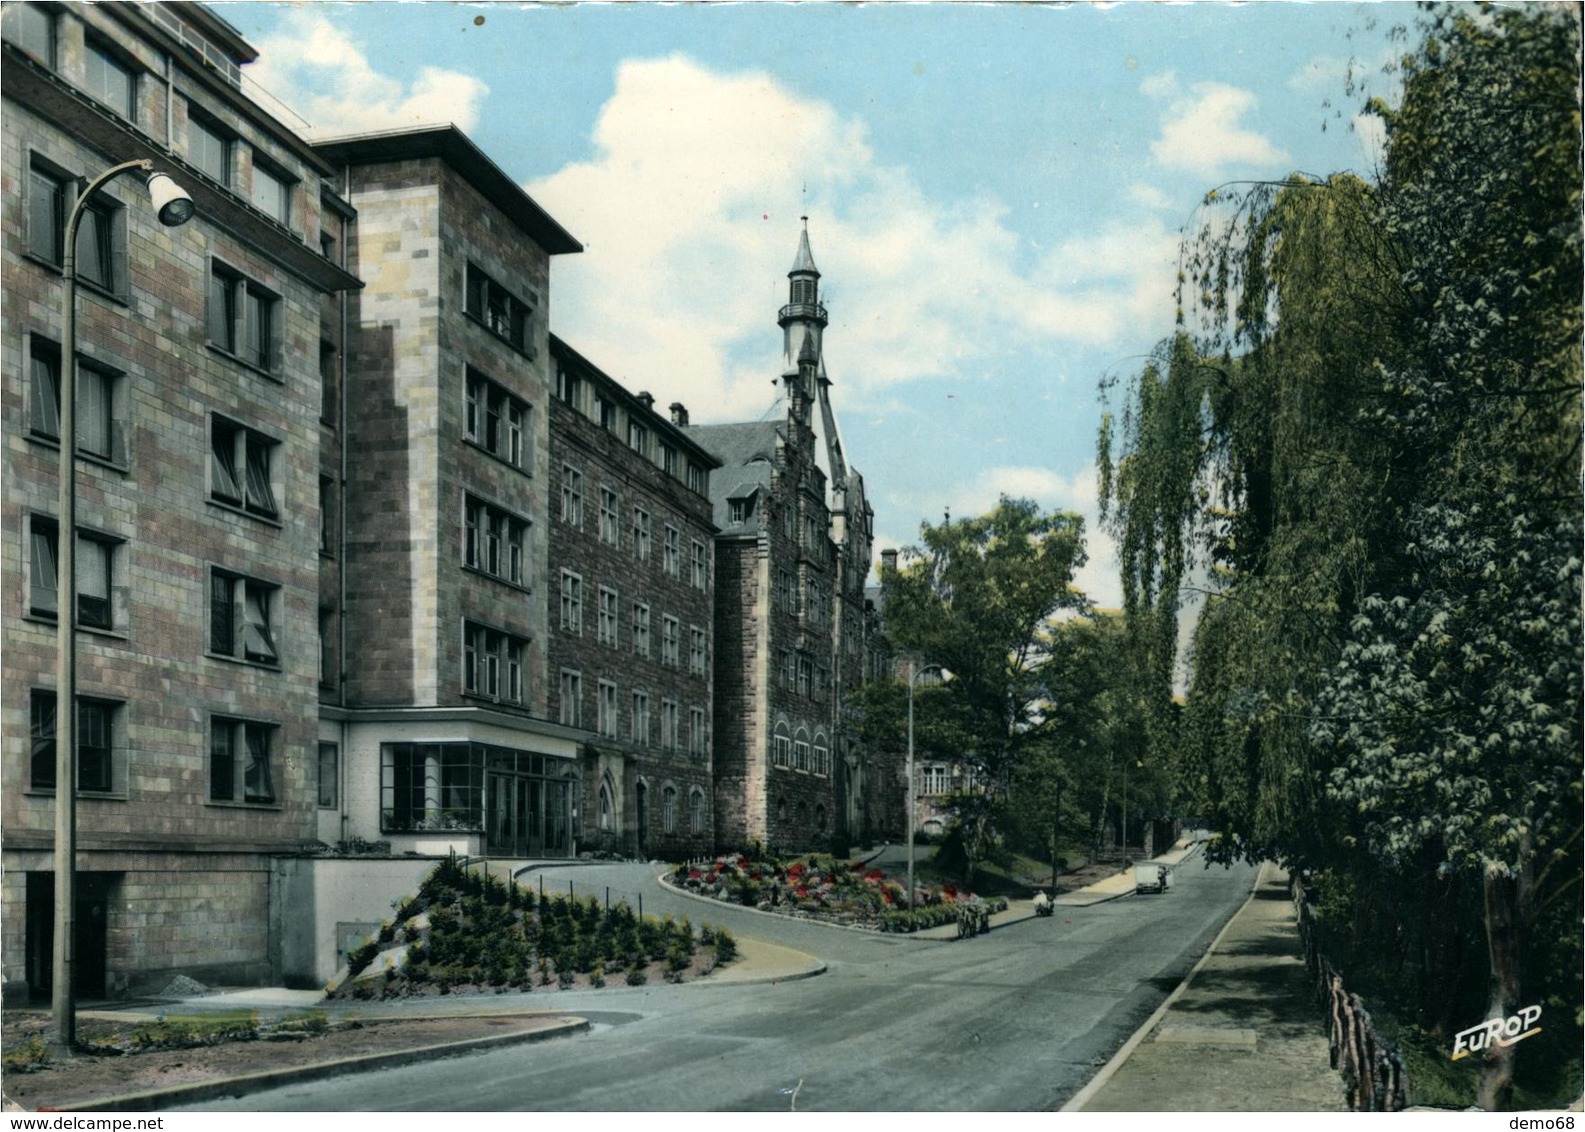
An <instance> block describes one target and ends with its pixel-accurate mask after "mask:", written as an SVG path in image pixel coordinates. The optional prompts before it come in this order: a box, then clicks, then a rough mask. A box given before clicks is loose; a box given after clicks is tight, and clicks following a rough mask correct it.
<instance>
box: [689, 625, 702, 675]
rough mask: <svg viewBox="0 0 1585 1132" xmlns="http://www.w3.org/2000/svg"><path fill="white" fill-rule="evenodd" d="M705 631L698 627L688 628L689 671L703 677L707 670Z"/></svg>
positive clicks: (691, 626)
mask: <svg viewBox="0 0 1585 1132" xmlns="http://www.w3.org/2000/svg"><path fill="white" fill-rule="evenodd" d="M704 651H705V650H704V630H703V629H701V628H699V626H697V625H690V626H688V671H689V672H691V673H693V674H694V675H695V676H703V675H704V670H705V656H704Z"/></svg>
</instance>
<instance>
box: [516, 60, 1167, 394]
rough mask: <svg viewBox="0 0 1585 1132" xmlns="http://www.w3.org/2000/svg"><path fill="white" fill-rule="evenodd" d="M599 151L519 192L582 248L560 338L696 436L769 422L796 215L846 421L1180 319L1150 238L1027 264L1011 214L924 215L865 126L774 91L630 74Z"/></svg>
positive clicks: (705, 74) (751, 83) (699, 77)
mask: <svg viewBox="0 0 1585 1132" xmlns="http://www.w3.org/2000/svg"><path fill="white" fill-rule="evenodd" d="M592 142H593V155H592V156H591V157H590V158H589V159H588V160H587V161H583V162H578V163H574V164H570V165H568V166H566V167H564V168H563V169H561V170H559V171H558V172H556V173H554V174H552V175H551V176H548V177H546V178H543V179H541V180H539V181H535V182H533V183H530V184H529V185H527V186H526V188H527V190H528V191H529V192H530V193H531V194H532V195H533V196H534V198H535V199H536V200H538V201H539V202H540V203H541V204H543V205H544V206H545V207H546V208H547V209H548V210H549V211H550V212H551V213H552V214H553V215H554V216H556V218H557V219H558V220H559V221H561V222H562V223H563V224H565V225H566V226H567V228H568V230H569V231H571V232H572V233H573V234H574V235H575V236H577V237H578V238H579V239H581V240H584V241H585V242H586V245H587V250H586V251H585V252H584V254H582V255H579V256H569V257H566V258H562V259H558V260H557V262H556V268H555V283H554V285H553V287H552V288H551V303H552V315H551V317H552V321H553V323H554V325H555V326H556V327H557V332H558V333H560V334H562V335H564V336H565V337H567V338H568V339H569V340H570V341H572V342H573V343H574V344H575V345H576V346H578V347H579V349H581V350H583V351H584V352H585V353H587V354H588V355H589V356H590V357H591V358H592V359H593V360H594V361H595V362H596V363H598V364H600V365H601V366H602V367H604V368H605V369H606V370H607V371H609V372H610V373H612V374H613V375H614V376H617V377H619V378H622V379H624V380H626V381H627V382H628V383H629V384H630V385H633V386H635V387H636V388H650V389H653V390H654V391H655V392H656V393H657V396H659V395H660V394H661V393H662V392H663V393H664V395H665V397H666V398H667V399H668V400H669V399H672V398H679V399H681V400H683V401H685V402H687V403H688V405H689V407H690V409H691V410H692V412H693V414H694V419H696V420H699V421H701V422H705V421H712V420H724V419H731V418H733V417H739V418H741V417H743V416H750V417H754V416H758V415H759V414H760V413H761V412H762V411H763V410H764V409H765V408H766V406H767V405H768V404H769V403H770V401H771V399H772V397H773V395H774V389H773V387H772V384H771V383H772V381H773V380H774V379H775V377H776V376H777V375H778V374H779V373H780V369H781V351H780V346H781V335H780V333H779V331H778V330H777V329H776V327H775V317H776V311H777V309H778V308H779V307H780V305H781V304H782V303H784V302H786V295H787V281H786V272H787V269H788V268H789V267H790V266H791V264H792V260H793V255H794V252H795V250H796V246H797V244H796V241H797V233H798V219H797V218H798V216H799V215H800V214H804V213H807V214H808V215H809V216H810V217H811V219H810V225H809V230H810V241H811V244H812V246H813V250H814V255H815V260H816V262H817V263H818V264H819V267H820V270H821V272H822V273H823V278H822V290H823V297H824V298H825V300H826V302H827V305H828V308H829V310H830V317H831V328H830V330H829V331H828V341H829V343H830V345H829V348H828V349H827V352H826V359H827V365H828V367H829V369H830V372H831V376H832V379H833V381H834V382H835V383H836V384H837V386H838V387H839V411H854V410H857V409H859V408H861V407H862V406H864V405H865V404H873V403H875V402H876V401H877V400H878V399H880V398H881V397H882V395H883V391H884V390H885V389H886V388H887V387H889V386H896V385H898V384H899V383H903V382H907V381H911V380H916V379H919V378H926V377H942V376H954V377H974V378H976V379H978V378H981V377H984V376H987V375H988V373H989V371H990V370H991V369H992V367H991V366H988V365H981V364H977V363H980V362H983V361H985V359H988V358H993V357H997V356H1007V355H1008V354H1009V353H1017V352H1026V353H1027V352H1029V351H1032V350H1040V349H1049V348H1052V347H1054V346H1057V345H1060V344H1064V343H1066V344H1076V343H1085V344H1092V343H1098V342H1102V343H1104V342H1110V341H1112V340H1113V339H1114V338H1116V337H1117V336H1120V335H1121V334H1123V333H1124V332H1125V331H1126V330H1128V329H1130V324H1131V322H1132V321H1133V319H1134V315H1133V314H1132V313H1131V312H1135V311H1140V310H1144V309H1149V310H1152V311H1156V312H1161V311H1166V312H1167V313H1168V314H1169V315H1170V308H1168V307H1165V306H1163V305H1159V304H1158V303H1157V301H1156V299H1157V297H1162V298H1163V301H1164V296H1160V295H1159V293H1160V292H1162V289H1163V287H1164V286H1165V284H1163V282H1162V281H1163V279H1165V280H1167V281H1169V283H1170V279H1171V265H1172V262H1173V261H1172V259H1171V257H1170V256H1167V257H1163V256H1162V255H1161V254H1159V253H1160V251H1161V249H1160V247H1158V246H1156V244H1155V243H1154V242H1153V241H1152V239H1151V238H1149V237H1150V235H1151V230H1150V229H1148V228H1147V229H1146V230H1145V233H1144V234H1142V235H1141V234H1136V235H1137V238H1136V240H1135V241H1134V243H1133V245H1132V246H1131V247H1130V248H1128V249H1127V250H1128V252H1129V254H1128V256H1127V257H1126V258H1123V259H1120V260H1118V261H1115V262H1114V261H1106V262H1104V263H1103V262H1102V259H1101V258H1100V257H1097V256H1096V255H1094V254H1093V253H1092V251H1091V248H1090V246H1089V241H1085V242H1082V243H1074V244H1072V245H1070V246H1068V247H1065V248H1062V249H1058V251H1057V252H1056V253H1054V254H1052V255H1049V256H1047V257H1045V258H1044V259H1043V260H1040V261H1038V262H1035V263H1033V264H1032V265H1031V264H1030V262H1029V261H1028V258H1027V256H1026V255H1025V254H1024V252H1025V251H1026V249H1025V248H1023V246H1022V245H1021V243H1020V240H1019V238H1018V237H1017V236H1016V235H1015V234H1014V233H1013V232H1012V231H1011V230H1010V229H1009V227H1008V226H1007V225H1006V224H1005V223H1004V220H1005V216H1006V209H1005V207H1004V206H1003V204H1002V203H1001V202H1000V201H998V200H996V199H993V198H991V197H988V196H979V197H974V198H969V199H960V200H953V201H942V200H935V199H930V198H928V197H926V195H925V194H924V192H923V191H922V190H921V188H920V186H919V185H918V183H917V182H916V181H915V180H914V179H913V177H912V176H911V175H910V174H909V172H908V171H907V170H906V169H901V168H897V167H893V166H887V165H883V164H881V163H880V162H879V161H878V160H877V159H876V157H875V155H874V152H873V151H872V149H871V148H870V144H869V140H868V134H867V130H866V127H865V125H864V124H863V122H862V121H860V120H858V119H856V118H852V117H847V116H843V115H841V114H839V113H837V112H836V111H835V110H834V109H833V108H832V107H831V106H830V105H829V104H827V103H824V102H820V101H817V100H814V99H810V98H806V97H803V96H801V95H799V94H798V93H797V92H796V91H793V90H791V89H789V88H788V87H786V86H784V85H782V84H781V83H780V82H779V81H778V80H776V79H775V78H773V77H771V76H769V75H766V74H764V73H761V72H756V71H747V72H735V73H722V72H718V71H713V70H711V69H709V68H707V67H705V66H703V65H701V64H700V63H698V62H696V61H694V60H693V59H690V58H688V57H686V56H682V55H672V56H669V57H665V58H656V59H641V60H629V61H627V62H625V63H623V64H622V65H621V66H620V68H619V69H618V72H617V76H616V88H615V92H614V93H613V95H612V97H611V98H610V100H609V101H608V102H607V103H606V105H605V106H604V107H603V108H602V110H601V113H600V116H599V119H598V121H597V123H596V127H595V132H594V136H593V138H592ZM1119 240H1120V241H1121V237H1120V236H1119ZM1121 246H1122V244H1121V242H1120V243H1119V247H1121ZM1081 261H1082V263H1083V264H1084V265H1086V270H1084V271H1080V270H1078V269H1077V268H1076V267H1075V266H1074V265H1075V264H1077V263H1079V262H1081ZM1145 296H1149V297H1150V298H1149V299H1148V301H1147V299H1146V298H1145ZM1161 324H1165V323H1164V322H1163V323H1161Z"/></svg>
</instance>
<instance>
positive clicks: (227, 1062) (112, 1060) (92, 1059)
mask: <svg viewBox="0 0 1585 1132" xmlns="http://www.w3.org/2000/svg"><path fill="white" fill-rule="evenodd" d="M564 1017H565V1016H564V1015H544V1014H538V1015H521V1014H518V1015H499V1016H482V1017H481V1016H470V1017H460V1018H426V1019H422V1020H411V1021H393V1022H353V1023H348V1024H345V1025H340V1026H336V1027H334V1028H332V1029H329V1030H328V1031H326V1032H324V1033H321V1034H297V1035H293V1036H292V1037H290V1038H272V1039H266V1038H256V1039H252V1040H243V1041H225V1042H221V1043H219V1044H215V1045H206V1046H199V1047H196V1048H191V1049H160V1050H149V1051H145V1052H137V1053H121V1054H115V1053H103V1054H89V1053H85V1054H79V1055H78V1056H76V1057H74V1058H73V1059H72V1060H71V1061H70V1062H55V1061H51V1062H46V1063H45V1064H44V1065H42V1066H41V1067H39V1068H34V1069H27V1068H26V1067H23V1066H19V1065H16V1064H13V1062H12V1061H11V1060H10V1059H11V1058H14V1057H15V1056H16V1054H17V1053H18V1052H19V1051H24V1050H27V1049H30V1048H32V1049H37V1048H38V1046H37V1045H36V1044H34V1043H35V1042H36V1041H43V1040H46V1039H47V1037H48V1034H49V1031H50V1025H49V1019H48V1017H47V1016H46V1015H43V1014H32V1013H29V1014H17V1015H15V1016H13V1015H10V1014H7V1016H6V1017H5V1018H4V1022H3V1026H0V1029H3V1034H0V1043H3V1048H4V1050H5V1052H6V1054H7V1055H8V1060H7V1063H6V1066H5V1097H6V1100H7V1101H8V1102H11V1103H14V1104H16V1105H20V1106H21V1107H22V1108H24V1109H30V1110H42V1109H67V1108H71V1107H73V1106H74V1105H80V1104H84V1103H87V1102H89V1101H94V1100H100V1099H103V1098H105V1097H114V1096H125V1095H127V1094H129V1093H139V1092H145V1091H148V1090H151V1089H166V1088H171V1087H173V1086H177V1085H188V1084H193V1083H196V1082H200V1081H211V1080H217V1079H223V1078H227V1077H235V1076H239V1075H241V1074H245V1073H260V1072H264V1071H266V1070H273V1069H290V1068H295V1067H299V1066H304V1065H318V1064H321V1063H323V1062H327V1061H335V1060H338V1059H340V1058H346V1057H361V1056H365V1055H368V1054H381V1053H398V1052H405V1051H409V1050H414V1049H421V1048H423V1047H425V1046H434V1045H443V1044H445V1043H447V1042H459V1041H467V1040H470V1039H476V1038H489V1037H498V1036H502V1035H506V1034H521V1033H525V1032H527V1031H531V1030H542V1029H546V1028H548V1027H550V1026H554V1025H556V1024H557V1023H559V1022H561V1021H562V1020H563V1018H564ZM133 1025H134V1023H132V1022H127V1021H114V1022H112V1021H106V1020H100V1019H88V1018H83V1019H79V1021H78V1026H77V1030H78V1037H79V1040H80V1041H82V1042H84V1043H85V1044H100V1045H123V1046H126V1045H130V1044H131V1042H132V1037H131V1030H132V1027H133Z"/></svg>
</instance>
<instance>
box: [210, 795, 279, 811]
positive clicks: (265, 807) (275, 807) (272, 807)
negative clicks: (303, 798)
mask: <svg viewBox="0 0 1585 1132" xmlns="http://www.w3.org/2000/svg"><path fill="white" fill-rule="evenodd" d="M204 805H206V806H213V807H215V808H216V809H222V810H260V811H263V812H266V813H277V814H278V813H284V812H285V810H286V805H285V803H283V802H228V801H226V800H225V799H223V798H205V799H204Z"/></svg>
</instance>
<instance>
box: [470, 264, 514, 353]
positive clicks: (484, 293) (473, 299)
mask: <svg viewBox="0 0 1585 1132" xmlns="http://www.w3.org/2000/svg"><path fill="white" fill-rule="evenodd" d="M463 309H464V311H465V312H466V313H467V314H468V316H469V317H470V318H472V319H474V320H475V321H476V322H478V323H479V324H480V325H482V326H483V327H484V328H485V329H486V330H488V331H489V332H490V333H491V334H494V335H495V336H496V337H497V338H499V339H501V340H502V341H503V342H505V343H506V344H507V345H509V346H511V347H512V348H513V349H515V350H518V351H519V352H521V353H525V354H526V353H528V352H529V349H528V346H529V343H528V321H529V313H530V308H529V306H528V305H527V304H526V303H524V302H523V301H522V300H521V299H519V298H518V297H517V296H516V295H514V294H512V293H511V292H510V291H508V290H507V289H506V288H504V287H502V286H501V285H500V284H499V283H497V282H496V281H495V280H494V279H492V278H490V277H489V276H488V275H486V274H485V273H484V272H483V271H481V270H479V269H478V268H477V267H475V266H474V265H473V264H471V263H470V264H469V265H468V283H467V295H466V296H465V300H464V305H463Z"/></svg>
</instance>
